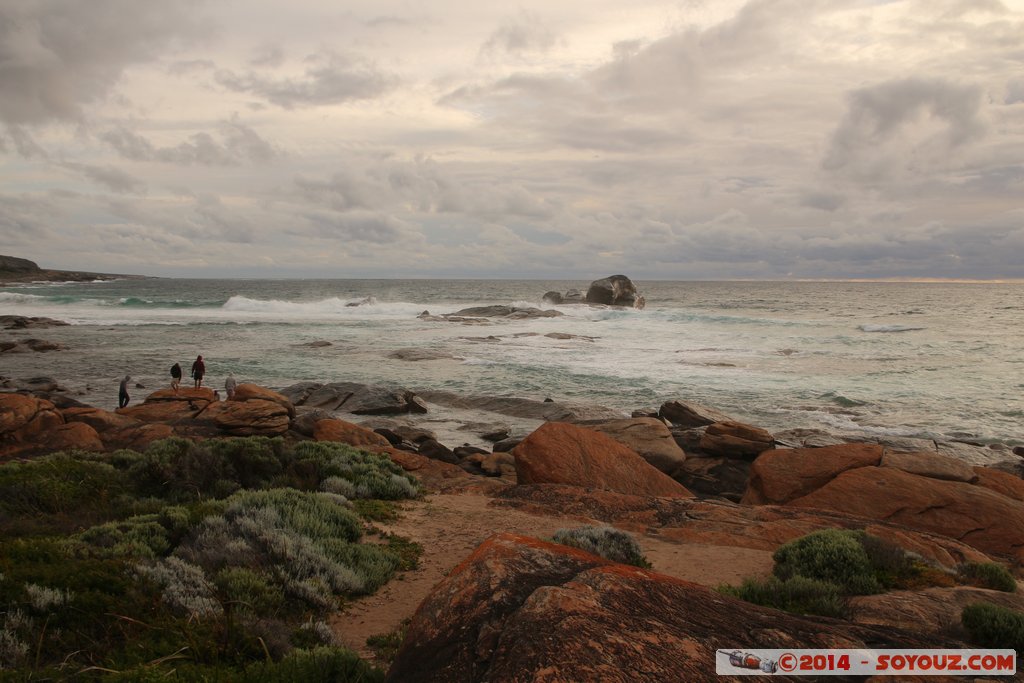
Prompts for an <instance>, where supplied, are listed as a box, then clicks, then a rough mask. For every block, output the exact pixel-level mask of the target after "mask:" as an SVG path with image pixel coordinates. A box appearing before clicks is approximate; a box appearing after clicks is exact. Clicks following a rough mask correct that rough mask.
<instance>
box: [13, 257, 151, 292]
mask: <svg viewBox="0 0 1024 683" xmlns="http://www.w3.org/2000/svg"><path fill="white" fill-rule="evenodd" d="M145 279H148V278H147V276H145V275H129V274H120V273H91V272H86V271H78V270H51V269H48V268H40V267H39V265H38V264H37V263H36V262H35V261H29V260H28V259H23V258H18V257H16V256H3V255H0V286H3V285H7V284H16V283H24V282H92V281H94V280H145Z"/></svg>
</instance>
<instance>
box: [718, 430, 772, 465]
mask: <svg viewBox="0 0 1024 683" xmlns="http://www.w3.org/2000/svg"><path fill="white" fill-rule="evenodd" d="M774 444H775V440H774V439H773V438H772V435H771V434H770V433H768V431H767V430H764V429H761V428H760V427H752V426H751V425H746V424H743V423H742V422H732V421H729V422H715V423H713V424H710V425H708V426H707V429H705V430H704V435H703V436H702V437H701V439H700V449H701V450H702V451H704V452H705V453H708V454H710V455H720V456H723V457H726V458H742V459H746V460H753V459H754V458H756V457H757V456H759V455H760V454H761V453H763V452H765V451H767V450H770V449H771V448H773V447H774Z"/></svg>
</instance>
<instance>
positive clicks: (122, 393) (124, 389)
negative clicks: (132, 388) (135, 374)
mask: <svg viewBox="0 0 1024 683" xmlns="http://www.w3.org/2000/svg"><path fill="white" fill-rule="evenodd" d="M131 381H132V378H131V377H129V376H128V375H125V376H124V379H123V380H121V386H120V387H119V388H118V391H117V407H118V408H124V407H125V406H127V405H128V401H130V400H131V399H132V397H131V396H129V395H128V382H131Z"/></svg>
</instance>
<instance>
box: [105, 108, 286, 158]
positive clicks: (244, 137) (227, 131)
mask: <svg viewBox="0 0 1024 683" xmlns="http://www.w3.org/2000/svg"><path fill="white" fill-rule="evenodd" d="M217 136H218V137H219V138H220V140H217V139H215V138H214V137H213V136H212V135H210V134H209V133H205V132H202V133H195V134H193V135H191V136H189V139H188V140H187V141H185V142H181V143H179V144H177V145H175V146H173V147H157V146H155V145H154V144H153V143H152V142H150V141H149V140H148V139H146V138H144V137H142V136H141V135H138V134H136V133H133V132H132V131H130V130H128V129H127V128H125V127H123V126H120V127H117V128H113V129H111V130H107V131H104V132H103V133H100V135H99V138H100V139H101V140H103V141H104V142H106V143H107V144H108V145H110V146H111V147H113V148H114V149H115V150H116V151H117V152H118V153H119V154H120V155H121V156H122V157H124V158H125V159H129V160H131V161H159V162H162V163H168V164H180V165H184V166H188V165H192V164H198V165H202V166H238V165H241V164H244V163H266V162H269V161H273V160H274V159H276V158H278V157H280V156H281V155H282V152H281V151H280V150H278V149H277V148H276V147H274V146H273V145H272V144H270V143H269V142H267V141H266V140H264V139H263V138H262V137H260V135H259V134H258V133H257V132H256V131H254V130H253V129H252V128H250V127H249V126H246V125H245V124H243V123H241V122H240V121H239V120H238V119H237V118H233V119H231V120H229V121H222V122H221V123H220V125H219V126H218V130H217Z"/></svg>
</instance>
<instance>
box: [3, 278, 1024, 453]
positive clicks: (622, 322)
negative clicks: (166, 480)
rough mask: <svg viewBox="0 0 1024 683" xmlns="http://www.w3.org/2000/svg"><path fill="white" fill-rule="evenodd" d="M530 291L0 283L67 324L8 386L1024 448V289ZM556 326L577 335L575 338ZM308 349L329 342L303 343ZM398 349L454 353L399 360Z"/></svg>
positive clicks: (496, 284)
mask: <svg viewBox="0 0 1024 683" xmlns="http://www.w3.org/2000/svg"><path fill="white" fill-rule="evenodd" d="M588 284H589V283H588V282H580V281H537V280H186V279H144V280H118V281H110V282H93V283H65V284H50V283H35V284H26V285H20V286H8V287H6V288H3V289H0V314H13V315H25V316H46V317H52V318H58V319H61V320H65V321H68V322H70V323H71V326H69V327H56V328H49V329H33V330H24V331H11V332H5V333H2V335H0V336H2V337H3V338H7V339H10V338H18V337H37V338H41V339H45V340H47V341H54V342H58V343H61V344H63V345H64V346H66V347H67V348H66V349H65V350H62V351H54V352H48V353H22V354H10V353H6V354H3V355H2V356H0V375H2V376H6V377H13V378H19V379H27V378H30V377H34V376H48V377H52V378H54V379H56V380H58V381H60V382H61V383H62V384H64V385H65V386H67V387H68V388H69V389H70V390H72V392H73V393H74V395H76V397H77V398H79V399H80V400H82V401H84V402H86V403H91V404H93V405H97V406H100V407H105V408H111V407H114V406H115V405H116V401H117V384H118V381H119V378H120V377H122V376H123V375H124V374H126V373H127V374H130V375H132V377H133V384H134V383H135V382H138V383H141V384H143V385H144V386H145V389H137V390H135V395H136V399H138V398H141V395H144V394H145V393H147V392H148V391H150V390H153V389H156V388H159V387H161V386H165V385H166V384H167V383H168V381H169V368H170V366H171V364H173V363H174V362H179V363H181V365H182V367H183V368H185V373H186V379H185V383H186V384H187V383H188V379H187V373H188V368H189V366H190V365H191V363H192V361H193V360H194V359H195V357H196V356H197V355H199V354H202V355H203V356H204V358H205V360H206V367H207V378H206V384H207V385H209V386H213V387H215V388H216V387H222V386H223V381H224V378H225V377H226V376H227V375H228V373H233V374H234V375H235V377H236V378H237V379H238V380H239V381H240V382H243V381H251V382H256V383H258V384H262V385H265V386H269V387H276V388H280V387H284V386H287V385H289V384H292V383H294V382H298V381H303V380H314V381H320V382H330V381H355V382H365V383H378V384H391V385H398V386H403V387H407V388H411V389H417V388H424V389H440V390H447V391H452V392H456V393H460V394H465V395H487V396H519V397H526V398H536V399H542V398H552V399H554V400H572V401H578V402H586V403H594V404H601V405H605V406H609V407H613V408H617V409H621V410H623V411H624V412H625V413H628V412H629V411H631V410H633V409H642V408H656V407H657V406H658V405H660V404H661V403H662V402H663V401H666V400H673V399H681V400H688V401H696V402H699V403H704V404H707V405H710V406H714V407H716V408H719V409H721V410H723V411H724V412H727V413H730V414H733V415H735V416H736V417H738V418H740V419H743V420H745V421H749V422H751V423H754V424H758V425H761V426H764V427H767V428H769V429H783V428H791V427H804V428H822V429H826V430H831V431H861V432H871V433H876V434H885V435H894V436H926V437H932V438H943V439H950V438H952V439H969V440H977V441H982V442H1005V443H1020V442H1021V441H1022V440H1024V428H1022V418H1024V400H1022V398H1021V394H1022V390H1024V335H1022V334H1021V331H1022V329H1024V325H1022V323H1024V286H1022V285H1014V284H946V283H941V284H940V283H834V282H828V283H823V282H786V283H781V282H643V281H641V282H637V286H638V289H639V290H640V291H641V293H642V294H643V295H644V296H645V297H646V299H647V307H646V309H644V310H632V309H619V308H607V307H591V306H586V305H579V304H575V305H561V306H551V305H548V304H545V303H542V301H541V297H542V295H543V294H544V292H546V291H549V290H555V291H560V292H565V291H566V290H568V289H570V288H578V289H582V290H584V291H585V290H586V287H587V285H588ZM490 304H506V305H514V306H520V307H528V306H535V307H542V308H554V309H556V310H558V311H559V312H561V313H562V314H563V315H562V316H560V317H554V318H538V319H527V320H518V321H505V320H501V319H494V320H491V321H490V322H488V323H486V324H464V323H455V322H437V321H429V320H422V319H420V318H418V317H417V316H418V314H420V313H422V312H423V311H425V310H429V311H430V313H431V314H434V315H438V314H443V313H452V312H455V311H457V310H458V309H460V308H464V307H468V306H481V305H490ZM548 333H565V334H569V335H574V336H573V337H572V338H569V339H559V338H555V337H549V336H545V335H547V334H548ZM311 342H329V345H321V346H310V345H309V344H310V343H311ZM400 349H422V350H429V351H432V352H435V353H437V354H439V355H444V356H448V357H445V358H439V359H436V360H421V361H415V362H413V361H404V360H397V359H394V358H391V357H389V355H390V354H391V353H392V352H394V351H396V350H400Z"/></svg>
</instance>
